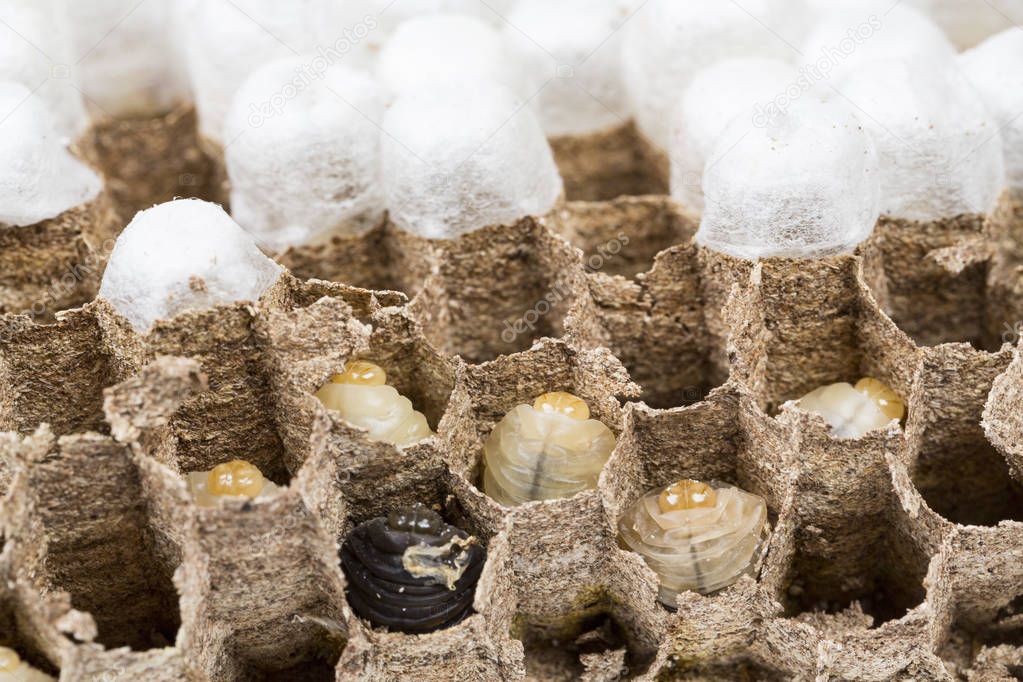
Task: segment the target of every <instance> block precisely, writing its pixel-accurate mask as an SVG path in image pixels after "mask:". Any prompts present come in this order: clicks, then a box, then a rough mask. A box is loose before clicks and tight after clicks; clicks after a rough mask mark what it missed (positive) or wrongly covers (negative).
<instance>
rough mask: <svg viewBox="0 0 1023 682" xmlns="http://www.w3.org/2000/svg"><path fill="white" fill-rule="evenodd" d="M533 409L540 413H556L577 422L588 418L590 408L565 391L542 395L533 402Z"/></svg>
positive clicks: (581, 400) (580, 399) (584, 402)
mask: <svg viewBox="0 0 1023 682" xmlns="http://www.w3.org/2000/svg"><path fill="white" fill-rule="evenodd" d="M533 409H534V410H539V411H540V412H557V413H558V414H563V415H565V416H566V417H572V418H573V419H579V420H584V419H589V418H590V408H589V406H588V405H587V404H586V401H585V400H583V399H582V398H580V397H578V396H575V395H572V394H571V393H566V392H565V391H554V392H552V393H544V394H543V395H542V396H540V397H539V398H537V399H536V401H534V402H533Z"/></svg>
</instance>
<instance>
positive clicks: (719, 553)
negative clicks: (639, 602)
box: [618, 480, 767, 608]
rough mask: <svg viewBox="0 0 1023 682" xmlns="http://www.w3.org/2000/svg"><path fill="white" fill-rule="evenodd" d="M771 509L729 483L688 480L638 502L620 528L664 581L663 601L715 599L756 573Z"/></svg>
mask: <svg viewBox="0 0 1023 682" xmlns="http://www.w3.org/2000/svg"><path fill="white" fill-rule="evenodd" d="M766 527H767V504H766V503H765V502H764V499H763V498H762V497H759V496H757V495H753V494H750V493H747V492H745V491H743V490H740V489H739V488H736V487H734V486H731V485H728V484H727V483H718V482H712V483H710V484H707V483H702V482H700V481H693V480H683V481H679V482H677V483H674V484H672V485H670V486H668V487H667V488H657V489H655V490H652V491H650V492H649V493H647V494H646V495H644V496H643V497H641V498H640V499H639V500H637V501H636V503H635V504H633V505H632V506H631V507H629V509H628V510H627V511H626V512H625V514H624V515H623V516H622V518H621V521H619V523H618V530H619V537H620V538H621V542H622V544H623V545H624V546H625V547H626V548H628V549H631V550H632V551H634V552H636V553H637V554H639V555H641V556H642V557H643V559H644V560H645V561H646V563H647V565H648V566H649V567H650V568H651V569H652V570H653V571H654V572H655V573H656V574H657V575H658V577H659V578H660V580H661V587H660V593H659V595H658V599H659V601H660V602H661V603H662V604H664V605H665V606H668V607H670V608H675V607H676V606H677V605H678V603H677V597H678V594H679V592H684V591H686V590H693V591H695V592H699V593H700V594H710V593H711V592H716V591H717V590H720V589H722V588H725V587H727V586H729V585H731V584H732V583H734V582H735V581H736V580H737V579H738V578H739V577H740V576H741V575H743V574H744V573H747V572H749V571H751V570H752V568H753V566H754V564H755V563H756V559H757V558H758V556H759V553H760V551H761V550H762V548H763V544H764V540H765V538H766Z"/></svg>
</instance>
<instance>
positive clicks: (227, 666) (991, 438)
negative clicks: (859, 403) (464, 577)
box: [0, 128, 1023, 682]
mask: <svg viewBox="0 0 1023 682" xmlns="http://www.w3.org/2000/svg"><path fill="white" fill-rule="evenodd" d="M630 136H631V137H630ZM629 139H633V140H634V139H635V134H634V133H632V132H630V129H628V128H623V129H622V130H620V131H617V132H615V133H607V134H602V135H599V136H595V137H594V138H592V139H577V140H572V141H569V142H565V141H562V147H561V149H562V152H563V153H567V154H569V156H570V157H571V158H568V159H565V158H563V159H562V161H563V163H562V167H563V170H564V172H566V173H568V172H569V170H568V169H571V173H572V175H571V177H569V178H568V179H567V183H566V184H567V186H568V187H569V188H575V189H570V197H571V196H583V197H586V199H587V201H569V202H567V203H565V204H563V205H560V206H559V207H558V208H557V209H556V210H555V211H554V212H553V213H552V214H550V215H548V216H545V217H543V218H539V219H525V220H522V221H520V222H519V223H518V224H516V225H511V226H504V227H492V228H487V229H485V230H482V231H479V232H477V233H473V234H469V235H466V236H464V237H462V238H460V239H457V240H454V241H452V242H447V243H443V242H429V241H425V240H420V239H416V238H413V237H410V236H408V235H404V234H401V233H399V232H397V231H396V230H394V229H392V228H391V227H389V226H388V225H382V226H381V227H380V228H378V229H375V230H373V231H371V232H369V233H368V234H366V235H363V236H361V237H358V238H350V239H336V240H334V242H332V243H330V244H326V245H320V246H318V247H315V248H308V249H298V250H293V251H291V252H289V253H287V254H284V255H283V256H282V258H281V260H282V262H284V263H286V264H287V265H288V266H289V267H290V268H291V270H292V273H294V274H291V273H288V274H285V275H284V276H283V277H282V279H281V280H280V282H279V283H278V284H277V285H276V286H275V287H273V288H272V289H271V290H270V291H268V292H267V293H266V294H265V295H264V297H263V299H262V300H260V301H259V302H256V303H252V304H236V305H232V306H223V307H219V308H216V309H212V310H208V311H203V312H190V313H184V314H182V315H179V316H178V317H176V318H174V319H172V320H166V321H161V322H158V323H157V324H156V325H155V326H154V328H153V329H152V330H151V331H150V332H149V334H148V335H146V336H144V337H143V336H139V335H138V334H136V333H135V332H134V331H132V329H131V327H130V326H129V325H128V324H127V323H126V321H125V320H124V319H122V318H120V317H119V316H118V315H117V313H115V312H114V311H113V310H112V309H110V308H109V307H108V306H107V305H106V304H104V303H103V302H101V301H100V302H91V303H87V304H85V305H84V306H83V307H81V308H78V309H74V310H68V311H65V312H63V313H60V314H58V315H57V316H56V319H55V320H53V321H49V322H47V321H39V320H32V319H31V318H29V317H27V316H19V315H13V314H9V315H6V316H4V317H3V318H2V321H0V333H2V335H3V341H4V342H3V345H2V346H0V428H3V429H6V430H8V431H9V433H7V434H6V435H4V436H3V439H2V451H3V454H4V457H3V458H2V466H0V481H2V483H3V488H4V489H5V490H6V497H5V501H4V504H3V520H4V537H5V540H6V541H5V544H4V548H3V551H2V554H0V572H2V573H3V578H4V579H3V580H2V581H0V603H2V608H0V614H2V619H0V638H2V641H0V644H2V645H4V646H11V647H15V648H17V649H18V651H19V653H20V654H21V656H22V657H23V658H25V659H26V660H28V661H29V662H31V663H32V664H33V665H36V666H37V667H40V668H42V669H43V670H45V671H47V672H50V673H52V674H57V673H58V670H59V673H60V675H61V679H62V680H104V681H107V682H108V681H112V680H143V679H144V680H230V681H233V680H238V681H241V680H274V679H288V680H303V679H308V680H328V679H338V680H384V679H386V680H395V679H409V680H413V679H414V680H448V679H463V680H515V679H523V678H526V679H535V680H541V679H543V680H557V679H566V680H567V679H583V680H591V681H596V680H619V679H647V680H673V679H679V680H682V679H685V680H699V679H707V680H710V679H757V680H775V679H776V680H789V679H799V680H839V679H841V680H892V679H904V680H910V679H913V680H953V679H971V680H1003V679H1006V680H1007V679H1012V677H1013V675H1018V674H1020V671H1021V670H1023V561H1021V557H1023V350H1021V349H1023V345H1021V344H1019V343H1016V340H1015V339H1013V338H1007V339H1006V340H1008V341H1010V342H1011V343H1008V344H1005V345H1003V344H1002V338H1001V337H1002V334H1003V329H1002V325H1003V323H1006V322H1010V323H1011V321H1013V320H1020V319H1023V296H1021V294H1023V270H1021V268H1020V265H1019V263H1020V262H1023V261H1020V260H1018V259H1019V256H1020V254H1019V253H1013V250H1012V248H1011V245H1012V244H1013V243H1017V244H1018V243H1020V237H1021V235H1020V234H1019V233H1018V232H1017V233H1016V234H1013V233H1012V229H1013V227H1012V226H1013V225H1014V226H1015V229H1016V230H1017V231H1018V230H1020V226H1021V225H1023V208H1021V204H1020V202H1019V201H1018V200H1015V201H1014V200H1013V199H1012V198H1010V197H1007V198H1006V199H1005V200H1004V201H1003V203H1002V206H1001V208H1000V209H999V211H998V212H996V213H995V214H993V215H991V216H963V217H960V218H958V219H956V220H953V221H947V222H945V223H939V224H926V225H924V224H911V223H898V224H894V223H893V224H888V223H884V224H882V225H881V226H880V228H879V230H878V231H877V234H876V236H875V238H874V239H873V240H872V241H871V242H868V243H867V244H865V245H864V246H863V247H862V248H861V249H860V251H859V252H858V253H857V254H856V255H850V256H841V257H834V258H829V259H825V260H819V261H810V262H806V261H803V262H797V261H786V260H768V261H764V262H761V263H758V264H756V265H752V264H748V263H745V264H744V263H740V262H737V261H734V260H731V259H729V258H727V257H723V256H720V255H717V254H714V253H711V252H707V251H704V250H702V249H700V248H698V247H697V246H695V244H694V243H693V242H692V239H691V237H692V234H693V232H694V230H695V226H694V225H693V224H692V223H691V221H689V220H688V219H687V218H685V217H684V215H683V214H682V213H681V212H680V211H679V209H678V208H677V207H675V206H674V205H673V204H672V203H671V202H670V201H669V200H668V199H667V198H665V197H664V196H659V195H647V196H635V197H622V198H619V199H615V200H603V199H601V197H607V196H609V195H614V194H617V193H619V191H618V189H617V188H625V189H626V191H628V192H637V191H640V190H641V189H642V188H644V187H663V184H660V183H661V182H662V181H661V180H657V178H658V177H659V176H658V173H657V172H655V171H647V170H644V168H649V167H650V166H648V165H644V164H647V163H648V161H647V160H648V159H650V158H651V157H650V155H649V154H645V153H644V152H643V151H642V150H641V149H639V148H638V147H637V146H636V145H634V144H632V145H631V146H630V144H629V143H628V140H629ZM601 145H607V146H608V148H609V149H611V150H612V151H611V152H609V153H611V154H612V155H613V157H614V158H615V159H616V164H618V165H617V166H616V167H617V168H618V169H619V171H620V177H619V184H617V185H616V184H615V183H614V182H613V181H612V180H613V179H612V178H609V177H608V176H607V175H606V170H607V169H606V167H602V168H601V170H600V172H599V173H598V172H597V171H595V170H594V169H595V167H596V166H598V165H600V164H599V163H595V162H594V161H593V160H594V159H599V158H600V155H599V150H600V146H601ZM566 149H567V150H569V151H567V152H566V151H565V150H566ZM587 159H590V160H587ZM642 178H647V181H643V180H641V179H642ZM591 180H592V181H591ZM1014 240H1015V241H1014ZM576 247H578V248H576ZM314 276H320V277H325V278H338V279H341V278H342V277H343V278H344V280H345V281H346V282H347V283H346V284H340V283H332V282H328V281H324V280H317V279H307V278H311V277H314ZM30 283H31V281H30V279H29V278H26V279H25V284H26V285H29V284H30ZM8 284H9V285H10V286H13V284H16V283H8ZM360 287H362V288H360ZM966 341H970V342H972V344H971V343H964V342H966ZM940 342H949V343H946V344H945V345H937V346H925V345H923V344H924V343H928V344H933V343H940ZM979 348H988V349H990V350H979ZM996 349H997V350H996ZM349 358H365V359H372V360H373V361H374V362H376V363H378V364H380V365H381V366H384V367H386V369H387V373H388V377H389V379H390V381H391V383H392V384H393V385H394V386H395V387H396V388H397V389H398V390H399V391H400V392H401V393H403V394H404V395H406V396H408V397H409V398H410V399H411V400H412V402H413V403H414V405H415V406H416V408H417V409H418V410H421V411H422V412H424V413H425V414H426V416H427V418H428V420H429V421H430V425H431V427H432V428H433V429H434V430H436V431H437V435H436V436H433V437H430V438H427V439H426V440H424V441H421V442H420V443H418V444H416V445H414V446H412V447H409V448H406V449H404V450H398V449H396V448H394V447H393V446H391V445H388V444H385V443H380V442H371V441H369V440H367V439H366V438H365V436H364V434H363V433H362V432H360V431H359V430H357V429H355V428H352V427H350V426H347V425H346V424H345V423H343V422H342V421H341V420H340V419H339V418H338V417H337V415H336V414H332V413H330V412H328V411H326V410H325V409H323V408H322V406H320V405H319V403H318V402H317V401H316V400H315V399H314V397H313V393H314V392H315V391H316V389H317V388H318V387H319V386H320V385H321V384H322V383H323V382H324V381H326V380H327V379H328V377H329V376H330V375H331V374H332V373H334V372H336V371H338V370H339V369H340V368H341V367H342V366H343V364H344V362H345V361H346V360H347V359H349ZM862 375H869V376H874V377H877V378H879V379H881V380H882V381H885V382H886V383H888V384H889V385H891V386H892V387H893V388H895V389H896V391H897V392H898V393H900V394H901V395H903V396H905V397H906V398H907V403H908V408H909V413H908V419H907V421H906V423H905V426H904V429H903V430H899V429H896V428H894V427H892V428H891V429H890V430H888V431H880V432H872V433H870V434H868V435H867V436H865V437H864V438H862V439H858V440H836V439H835V438H833V437H832V436H831V435H830V434H829V433H828V432H827V428H826V426H825V423H824V422H823V420H821V419H820V418H818V417H814V416H811V415H809V414H806V413H802V412H799V411H796V410H794V409H793V408H792V407H791V406H788V405H784V403H785V402H786V401H787V400H790V399H794V398H798V397H799V396H801V395H802V394H804V393H806V392H807V391H808V390H811V389H812V388H815V387H817V386H819V385H821V384H824V383H828V382H833V381H843V380H855V379H857V378H858V377H859V376H862ZM551 390H567V391H571V392H572V393H574V394H576V395H579V396H580V397H582V398H584V399H585V400H586V401H587V402H588V404H589V405H590V407H591V410H592V415H593V417H594V418H597V419H600V420H601V421H603V422H604V423H606V424H607V425H609V426H610V427H611V428H612V429H613V430H614V431H615V433H616V435H617V436H618V447H617V449H616V451H615V452H614V453H613V455H612V456H611V459H610V461H609V462H608V463H607V465H606V467H605V469H604V472H603V474H602V476H601V479H600V484H599V487H598V489H596V490H593V491H587V492H583V493H580V494H578V495H576V496H574V497H571V498H568V499H560V500H554V501H547V502H541V503H533V504H528V505H524V506H521V507H516V508H514V509H507V508H503V507H501V506H499V505H497V504H496V503H495V502H493V501H492V500H490V499H489V498H487V497H486V496H484V495H483V494H482V493H481V492H480V489H479V486H478V484H479V478H480V475H479V474H480V460H481V456H482V445H483V442H484V440H485V438H486V436H487V434H488V433H489V432H490V430H491V429H492V428H493V427H494V425H495V424H496V422H497V421H498V420H499V419H500V418H501V416H503V415H504V413H505V412H506V411H507V410H509V409H510V408H512V407H513V406H515V405H516V404H519V403H531V402H532V400H533V399H534V398H535V397H536V396H537V395H539V394H541V393H543V392H546V391H551ZM41 423H45V425H43V426H40V424H41ZM240 455H244V456H246V458H248V459H250V460H251V461H252V462H253V463H254V464H256V465H257V466H259V467H260V469H261V470H262V471H263V473H264V474H266V475H267V476H268V477H269V478H270V479H272V480H274V481H275V482H276V483H278V484H281V485H285V487H284V488H283V489H282V490H281V492H280V493H279V494H277V495H275V496H271V497H269V498H267V499H265V500H264V499H260V500H256V501H253V502H249V503H242V502H235V503H227V504H225V506H224V507H222V508H214V509H200V508H197V507H196V506H195V505H194V504H193V503H192V501H191V499H190V497H189V495H188V493H187V489H186V484H185V481H184V479H183V476H182V475H183V474H184V473H187V472H189V471H195V470H203V469H208V468H210V467H211V466H212V465H214V464H216V463H219V462H222V461H226V460H228V459H231V458H233V457H236V456H240ZM679 478H696V479H701V480H720V481H726V482H730V483H733V484H736V485H739V486H741V487H742V488H744V489H746V490H749V491H751V492H754V493H757V494H759V495H761V496H763V497H764V498H765V499H766V500H767V504H768V509H769V516H770V524H771V529H772V534H771V537H770V540H769V544H768V546H767V549H766V555H765V556H764V558H763V560H762V562H761V564H760V565H759V566H758V567H757V570H756V572H755V578H750V577H743V578H742V579H740V580H739V582H737V583H736V584H735V585H733V586H732V587H730V588H727V589H725V590H723V591H721V592H719V593H716V594H713V595H710V596H700V595H697V594H695V593H686V594H684V595H681V596H680V598H679V609H678V612H677V613H670V612H669V611H667V610H666V609H664V608H663V607H661V606H660V605H659V604H658V602H657V580H656V577H655V575H654V574H653V573H652V572H651V571H650V570H649V569H647V568H646V566H645V564H644V563H643V561H642V559H641V558H640V557H639V556H638V555H635V554H632V553H630V552H627V551H624V550H622V549H621V548H620V547H619V545H618V543H617V541H616V537H615V535H616V533H615V529H616V527H617V521H618V519H619V518H620V517H621V515H622V513H623V512H624V510H625V509H626V508H627V507H628V505H630V504H631V503H632V502H633V501H635V500H636V499H637V498H638V497H639V496H640V495H642V494H643V493H644V492H646V491H647V490H649V489H651V488H653V487H655V486H661V485H665V484H667V483H670V482H672V481H674V480H676V479H679ZM413 502H422V503H425V504H427V505H430V506H432V507H433V508H435V509H437V510H438V511H440V512H441V513H442V514H443V515H444V517H445V519H446V520H447V521H449V522H451V523H455V524H456V525H458V526H459V527H461V528H463V529H465V530H466V531H467V532H469V533H472V534H474V535H476V536H477V537H478V538H479V539H480V540H481V542H482V543H483V544H484V545H485V546H486V549H487V558H486V564H485V567H484V569H483V575H482V577H481V579H480V582H479V585H478V587H477V590H476V595H475V602H474V610H475V613H474V614H473V615H471V616H470V617H468V618H467V619H466V620H464V621H462V622H460V623H459V624H457V625H455V626H453V627H451V628H448V629H445V630H441V631H438V632H434V633H431V634H427V635H422V636H413V635H405V634H401V633H389V632H385V631H381V630H374V629H373V628H371V627H370V626H369V625H368V624H367V623H366V622H364V621H361V620H360V619H359V618H358V617H357V616H356V615H355V614H354V613H353V612H352V610H351V609H350V608H349V607H348V605H347V604H346V598H345V592H344V587H345V582H344V576H343V574H342V572H341V568H340V566H339V558H338V547H339V546H340V544H341V542H342V541H343V540H344V538H345V537H347V534H348V533H349V532H350V531H351V530H352V528H353V527H354V526H355V525H356V524H358V523H360V522H362V521H365V520H367V519H369V518H372V517H375V516H377V515H380V514H384V513H386V512H387V511H389V510H390V509H392V508H394V507H395V506H398V505H400V504H403V503H413Z"/></svg>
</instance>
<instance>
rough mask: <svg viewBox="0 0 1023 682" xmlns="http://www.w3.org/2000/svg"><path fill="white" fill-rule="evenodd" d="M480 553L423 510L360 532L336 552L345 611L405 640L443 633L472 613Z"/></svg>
mask: <svg viewBox="0 0 1023 682" xmlns="http://www.w3.org/2000/svg"><path fill="white" fill-rule="evenodd" d="M484 556H485V552H484V550H483V548H482V547H481V546H480V544H479V542H478V541H477V540H476V538H475V537H472V536H470V535H469V534H467V533H466V532H465V531H463V530H460V529H458V528H455V527H454V526H452V525H449V524H447V523H445V522H444V521H443V519H441V517H440V515H439V514H437V513H436V512H434V511H433V510H431V509H428V508H426V507H424V506H422V505H414V506H411V507H403V508H400V509H396V510H394V511H392V512H391V513H390V514H388V515H387V517H377V518H375V519H372V520H370V521H366V522H364V523H361V524H359V525H358V526H356V528H355V529H354V530H353V531H352V533H351V535H349V537H348V539H347V540H346V541H345V543H344V545H342V547H341V566H342V568H343V569H344V572H345V576H346V577H347V579H348V591H347V595H348V603H349V604H350V605H351V607H352V609H353V610H354V611H355V612H356V613H357V614H358V615H359V616H361V617H362V618H364V619H366V620H368V621H369V622H370V623H373V624H374V625H380V626H384V627H387V628H389V629H391V630H397V631H400V632H406V633H424V632H432V631H434V630H439V629H441V628H445V627H449V626H451V625H454V624H455V623H457V622H459V621H460V620H462V619H463V618H465V617H466V616H467V615H468V614H469V613H470V611H471V610H472V601H473V595H474V594H475V591H476V582H477V581H478V580H479V577H480V573H481V572H482V570H483V561H484Z"/></svg>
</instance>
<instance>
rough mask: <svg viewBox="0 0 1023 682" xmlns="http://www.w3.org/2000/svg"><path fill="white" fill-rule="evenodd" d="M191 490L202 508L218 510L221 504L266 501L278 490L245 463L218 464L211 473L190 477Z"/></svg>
mask: <svg viewBox="0 0 1023 682" xmlns="http://www.w3.org/2000/svg"><path fill="white" fill-rule="evenodd" d="M188 488H189V490H190V491H191V493H192V497H194V498H195V502H196V504H198V505H199V506H200V507H216V506H217V505H218V504H219V503H220V501H221V500H225V499H235V500H252V499H256V498H258V497H266V496H267V495H270V494H271V493H273V492H274V491H275V490H277V486H276V485H274V483H273V482H272V481H268V480H266V478H265V477H264V476H263V473H262V472H261V471H260V470H259V469H258V468H257V467H256V466H255V465H253V464H250V463H249V462H246V461H245V460H243V459H236V460H232V461H230V462H224V463H223V464H218V465H217V466H215V467H213V468H212V469H210V470H209V471H193V472H191V473H189V474H188Z"/></svg>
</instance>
